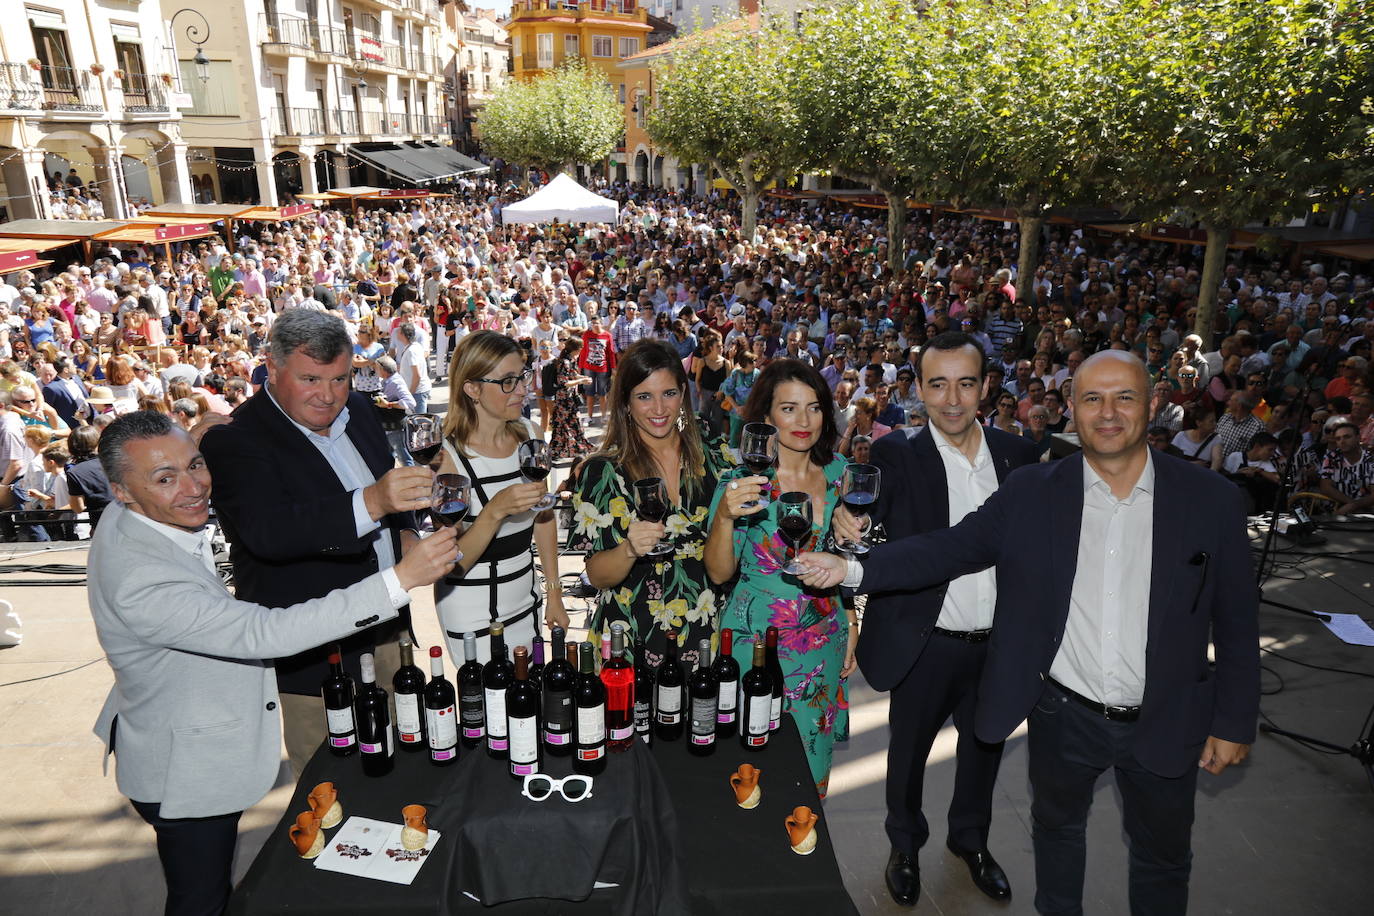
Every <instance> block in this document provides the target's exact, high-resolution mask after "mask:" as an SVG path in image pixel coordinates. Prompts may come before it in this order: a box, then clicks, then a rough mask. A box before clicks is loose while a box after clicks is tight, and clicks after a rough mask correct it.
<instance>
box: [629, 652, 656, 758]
mask: <svg viewBox="0 0 1374 916" xmlns="http://www.w3.org/2000/svg"><path fill="white" fill-rule="evenodd" d="M634 662H635V734H636V735H638V736H639V739H640V740H641V741H643V742H644V743H645V744H648V743H649V742H650V741H651V740H652V738H653V722H654V672H653V670H652V669H651V668H650V667H649V664H648V662H646V661H645V660H644V641H643V640H639V639H636V640H635V658H634Z"/></svg>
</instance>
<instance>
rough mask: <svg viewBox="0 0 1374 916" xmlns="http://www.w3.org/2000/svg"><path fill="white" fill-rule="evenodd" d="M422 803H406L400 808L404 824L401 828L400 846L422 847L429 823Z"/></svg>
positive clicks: (427, 837) (414, 848)
mask: <svg viewBox="0 0 1374 916" xmlns="http://www.w3.org/2000/svg"><path fill="white" fill-rule="evenodd" d="M425 813H426V812H425V806H424V805H406V806H405V807H404V808H402V809H401V818H402V819H403V820H404V821H405V826H404V827H402V828H401V846H403V847H404V848H406V849H409V850H412V851H414V850H416V849H424V848H425V842H426V841H427V840H428V839H429V824H428V823H427V822H426V820H425Z"/></svg>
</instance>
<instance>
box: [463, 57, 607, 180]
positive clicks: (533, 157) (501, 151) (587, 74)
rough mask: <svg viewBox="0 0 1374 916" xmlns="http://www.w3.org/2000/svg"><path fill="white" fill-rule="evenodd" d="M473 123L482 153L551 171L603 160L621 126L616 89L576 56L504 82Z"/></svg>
mask: <svg viewBox="0 0 1374 916" xmlns="http://www.w3.org/2000/svg"><path fill="white" fill-rule="evenodd" d="M477 125H478V128H479V129H480V131H481V133H482V146H483V147H484V148H485V149H486V150H487V152H489V153H491V154H492V155H495V156H500V157H501V158H503V159H507V160H509V161H511V162H517V163H520V164H521V165H526V166H533V167H535V168H540V169H545V170H547V171H550V172H560V171H567V170H569V169H570V168H571V167H572V166H573V165H574V164H575V163H578V162H596V161H597V160H600V159H604V158H605V157H606V156H608V155H609V154H610V153H611V151H612V150H614V149H615V147H616V144H617V143H618V142H619V141H620V137H621V135H622V134H623V133H624V129H625V121H624V115H623V114H622V112H621V110H620V104H619V103H618V102H617V101H616V97H615V92H614V91H613V90H612V89H611V86H610V84H609V83H608V82H606V79H605V77H603V76H602V75H601V74H600V72H598V71H593V70H591V69H589V68H588V67H587V64H586V63H585V62H584V61H583V60H582V59H581V58H574V59H572V60H570V61H568V62H566V63H564V64H563V65H562V66H560V67H559V68H558V69H556V70H552V71H550V72H548V73H546V74H544V75H542V76H537V77H535V78H534V79H530V80H515V81H512V82H510V83H507V84H506V85H505V86H503V87H502V88H501V89H500V90H498V91H497V92H496V94H495V95H493V96H492V98H491V100H490V101H488V102H487V104H486V106H485V107H483V109H482V113H481V114H480V115H478V119H477Z"/></svg>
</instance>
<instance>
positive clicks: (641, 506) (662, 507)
mask: <svg viewBox="0 0 1374 916" xmlns="http://www.w3.org/2000/svg"><path fill="white" fill-rule="evenodd" d="M634 497H635V512H636V513H637V514H638V515H639V517H640V519H641V520H642V521H646V522H654V523H656V524H660V525H661V524H663V523H664V522H666V521H667V520H668V513H669V512H670V511H671V510H672V507H671V506H670V505H669V504H668V488H667V487H666V486H664V484H663V478H661V477H646V478H644V479H643V480H636V481H635V483H634ZM672 552H673V545H672V542H670V541H668V540H661V541H659V542H658V543H657V544H655V545H654V546H653V548H652V549H650V550H649V552H648V553H646V554H645V556H648V557H661V556H664V555H665V554H670V553H672Z"/></svg>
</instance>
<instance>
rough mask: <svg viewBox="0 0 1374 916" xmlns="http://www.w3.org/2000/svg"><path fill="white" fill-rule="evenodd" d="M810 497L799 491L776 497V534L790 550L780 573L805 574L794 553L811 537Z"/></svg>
mask: <svg viewBox="0 0 1374 916" xmlns="http://www.w3.org/2000/svg"><path fill="white" fill-rule="evenodd" d="M811 517H812V516H811V495H810V494H809V493H803V492H800V491H792V492H789V493H784V494H782V495H781V496H779V497H778V533H779V534H781V535H782V538H783V540H784V541H786V542H787V545H788V547H789V548H790V549H789V550H788V551H787V563H786V564H785V565H784V566H783V568H782V571H783V572H785V573H790V574H791V575H794V576H795V575H799V574H800V573H803V572H805V571H806V570H805V568H804V567H803V566H802V565H801V564H800V563H798V562H797V560H796V553H797V551H799V550H801V549H802V547H803V546H804V545H805V544H806V542H807V540H808V539H809V538H810V537H811Z"/></svg>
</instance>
